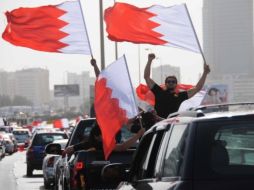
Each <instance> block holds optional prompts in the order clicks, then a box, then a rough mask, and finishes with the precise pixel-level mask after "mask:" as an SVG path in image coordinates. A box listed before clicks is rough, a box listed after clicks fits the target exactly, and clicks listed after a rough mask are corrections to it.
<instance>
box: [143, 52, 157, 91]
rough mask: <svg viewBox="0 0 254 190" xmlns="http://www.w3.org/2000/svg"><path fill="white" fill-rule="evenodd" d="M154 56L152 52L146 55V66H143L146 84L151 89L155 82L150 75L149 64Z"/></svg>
mask: <svg viewBox="0 0 254 190" xmlns="http://www.w3.org/2000/svg"><path fill="white" fill-rule="evenodd" d="M154 58H155V55H154V54H153V53H150V54H149V55H148V61H147V64H146V67H145V71H144V78H145V81H146V84H147V86H148V87H149V88H150V89H152V88H153V86H154V84H155V82H154V81H153V80H152V79H151V77H150V74H151V64H152V61H153V60H154Z"/></svg>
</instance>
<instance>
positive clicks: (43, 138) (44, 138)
mask: <svg viewBox="0 0 254 190" xmlns="http://www.w3.org/2000/svg"><path fill="white" fill-rule="evenodd" d="M61 139H67V135H66V134H55V133H46V134H37V135H36V136H35V137H34V140H33V143H32V145H33V146H43V145H47V144H49V143H52V142H53V141H55V140H61Z"/></svg>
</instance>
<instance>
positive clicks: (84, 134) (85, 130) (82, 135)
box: [68, 119, 96, 146]
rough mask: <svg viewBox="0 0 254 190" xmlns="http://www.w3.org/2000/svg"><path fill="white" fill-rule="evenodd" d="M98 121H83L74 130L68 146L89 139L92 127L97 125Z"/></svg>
mask: <svg viewBox="0 0 254 190" xmlns="http://www.w3.org/2000/svg"><path fill="white" fill-rule="evenodd" d="M95 122H96V120H94V119H89V120H81V121H80V122H79V123H78V125H77V126H76V129H74V131H73V133H72V135H71V138H70V140H69V142H68V146H70V145H74V144H78V143H80V142H82V141H85V140H87V139H88V137H89V134H90V131H91V129H92V127H93V126H94V125H95Z"/></svg>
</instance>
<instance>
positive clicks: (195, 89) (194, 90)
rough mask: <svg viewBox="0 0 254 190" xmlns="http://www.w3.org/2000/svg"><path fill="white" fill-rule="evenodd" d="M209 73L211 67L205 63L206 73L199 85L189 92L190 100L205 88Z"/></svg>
mask: <svg viewBox="0 0 254 190" xmlns="http://www.w3.org/2000/svg"><path fill="white" fill-rule="evenodd" d="M208 73H210V67H209V65H207V64H206V63H204V72H203V74H202V76H201V78H200V79H199V81H198V83H197V84H196V86H195V87H194V88H192V89H190V90H188V98H191V97H193V96H194V95H195V94H196V93H198V92H199V91H200V90H201V89H202V88H203V86H204V84H205V80H206V77H207V75H208Z"/></svg>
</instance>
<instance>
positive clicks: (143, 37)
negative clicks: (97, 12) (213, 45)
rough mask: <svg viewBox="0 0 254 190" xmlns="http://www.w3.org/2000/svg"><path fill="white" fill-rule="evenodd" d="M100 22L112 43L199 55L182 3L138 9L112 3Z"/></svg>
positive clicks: (192, 29)
mask: <svg viewBox="0 0 254 190" xmlns="http://www.w3.org/2000/svg"><path fill="white" fill-rule="evenodd" d="M104 19H105V22H106V25H107V28H106V30H107V32H108V38H109V39H111V40H113V41H118V42H121V41H128V42H133V43H148V44H154V45H164V46H171V47H177V48H182V49H186V50H189V51H193V52H196V53H200V52H201V50H200V48H199V44H198V41H197V38H196V35H195V31H194V28H193V26H192V22H191V20H190V17H189V13H188V10H187V7H186V5H185V4H181V5H175V6H171V7H163V6H160V5H154V6H151V7H147V8H138V7H135V6H133V5H130V4H126V3H115V4H114V6H113V7H110V8H108V9H106V10H105V15H104Z"/></svg>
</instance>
